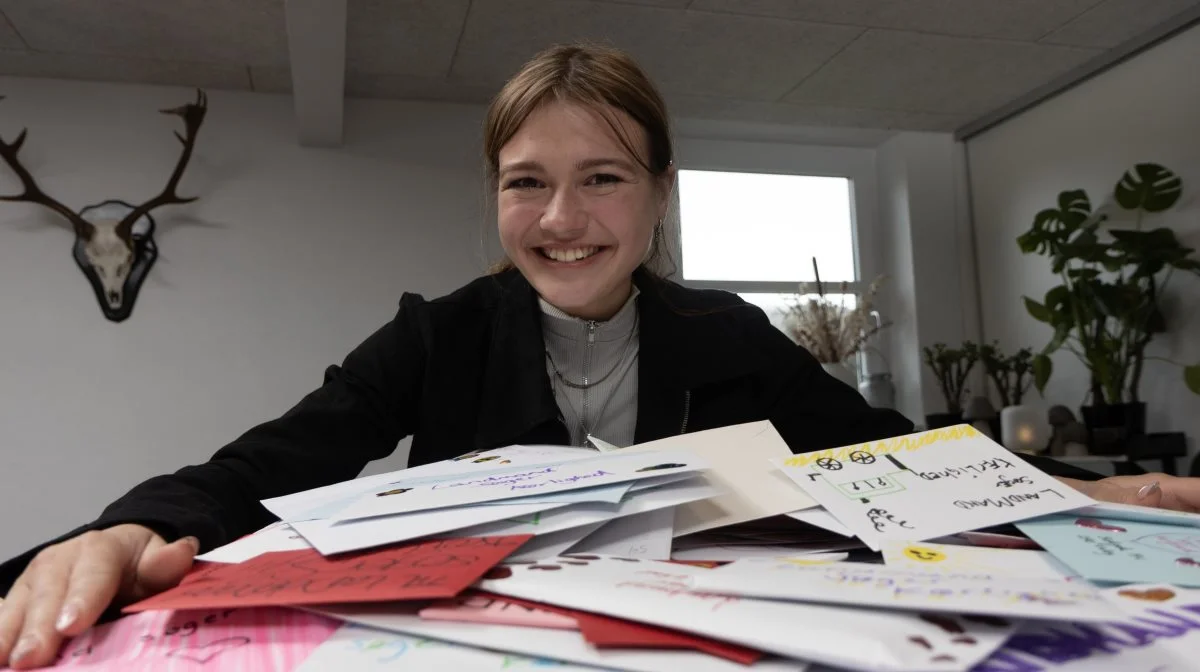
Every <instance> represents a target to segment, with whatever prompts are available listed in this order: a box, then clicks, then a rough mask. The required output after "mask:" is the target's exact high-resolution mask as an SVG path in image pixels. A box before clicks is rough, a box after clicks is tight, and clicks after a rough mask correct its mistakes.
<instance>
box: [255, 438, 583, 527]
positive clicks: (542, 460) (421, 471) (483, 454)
mask: <svg viewBox="0 0 1200 672" xmlns="http://www.w3.org/2000/svg"><path fill="white" fill-rule="evenodd" d="M596 455H597V453H596V451H594V450H590V449H587V448H577V447H572V446H520V445H518V446H507V447H504V448H496V449H493V450H487V451H479V452H473V453H467V454H465V455H460V456H458V457H455V458H452V459H449V460H442V461H440V462H431V463H429V464H423V465H421V466H419V467H411V468H408V469H399V470H397V471H391V472H388V473H385V474H374V475H372V476H364V477H362V478H355V479H351V480H349V481H341V482H339V483H333V484H331V485H326V486H322V487H320V488H312V489H310V490H303V491H301V492H294V493H292V494H290V495H283V496H281V497H272V498H270V499H264V500H262V505H263V506H265V507H266V509H267V510H268V511H270V512H271V513H273V514H275V515H276V516H278V517H279V519H280V520H282V521H285V522H290V521H293V520H315V519H321V518H328V517H329V516H330V515H332V514H333V513H336V512H337V511H338V510H340V509H341V508H343V507H345V506H346V505H347V504H349V503H351V502H353V501H354V500H355V499H357V498H358V497H359V496H361V495H363V494H365V493H367V492H371V491H373V490H374V489H376V488H378V487H380V486H382V485H387V484H389V483H395V482H398V481H400V480H404V479H423V478H433V477H445V476H450V475H454V474H489V473H495V472H496V471H498V470H507V469H512V468H513V467H520V466H527V465H538V464H550V463H561V462H567V461H570V460H581V459H588V458H592V457H595V456H596Z"/></svg>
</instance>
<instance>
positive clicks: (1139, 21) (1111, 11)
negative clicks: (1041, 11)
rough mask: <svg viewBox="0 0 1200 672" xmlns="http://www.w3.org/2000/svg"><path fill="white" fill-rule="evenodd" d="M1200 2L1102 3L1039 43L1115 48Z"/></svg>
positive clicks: (1108, 0)
mask: <svg viewBox="0 0 1200 672" xmlns="http://www.w3.org/2000/svg"><path fill="white" fill-rule="evenodd" d="M1197 4H1200V0H1105V1H1104V2H1102V3H1100V5H1099V6H1097V7H1096V8H1095V9H1093V10H1091V11H1089V12H1087V13H1085V14H1083V15H1082V16H1080V17H1079V18H1077V19H1075V20H1074V21H1071V22H1070V23H1068V24H1067V25H1065V26H1063V27H1061V28H1059V29H1058V30H1055V31H1054V32H1052V33H1050V34H1049V35H1047V36H1046V37H1045V38H1043V39H1042V42H1044V43H1047V44H1069V45H1075V46H1080V47H1115V46H1116V45H1118V44H1120V43H1122V42H1124V41H1125V40H1128V39H1132V38H1135V37H1137V36H1138V35H1141V34H1142V33H1145V32H1146V31H1148V30H1151V29H1152V28H1154V27H1155V26H1157V25H1158V24H1160V23H1162V22H1164V21H1168V20H1170V19H1171V17H1173V16H1175V15H1177V14H1179V13H1181V12H1184V11H1187V10H1188V9H1191V8H1193V7H1195V6H1196V5H1197Z"/></svg>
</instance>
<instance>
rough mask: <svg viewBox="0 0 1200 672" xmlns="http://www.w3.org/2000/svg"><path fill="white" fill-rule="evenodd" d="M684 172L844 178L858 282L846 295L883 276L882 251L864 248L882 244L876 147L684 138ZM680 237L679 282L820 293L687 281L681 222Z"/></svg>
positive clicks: (775, 285) (832, 287)
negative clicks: (871, 243) (875, 242)
mask: <svg viewBox="0 0 1200 672" xmlns="http://www.w3.org/2000/svg"><path fill="white" fill-rule="evenodd" d="M676 145H677V152H676V153H677V154H678V157H679V160H678V161H677V166H678V169H679V170H681V171H683V170H711V171H722V172H739V173H765V174H776V175H812V176H817V177H840V178H845V179H847V180H849V182H850V240H851V245H852V247H853V250H852V254H853V259H854V274H855V278H854V280H853V281H852V282H847V283H846V289H845V293H855V294H861V293H862V290H863V289H864V283H863V280H862V279H863V278H864V277H875V275H877V274H878V272H877V269H878V268H879V261H878V255H877V250H875V249H874V248H873V247H868V246H864V245H863V242H864V241H865V240H872V239H877V237H876V236H875V235H873V234H874V232H875V230H876V228H877V226H878V194H877V191H876V176H875V161H874V149H873V148H861V147H832V146H817V145H802V144H795V143H790V142H767V141H762V140H728V139H711V138H695V137H684V138H679V139H678V140H677V142H676ZM679 198H680V194H679V190H678V188H676V190H675V195H674V203H673V208H674V211H675V213H676V214H677V216H678V213H680V202H679ZM675 226H676V233H677V235H675V236H672V237H671V254H672V256H673V257H674V258H675V259H676V260H677V261H678V264H677V266H678V270H677V272H676V274H675V275H676V277H675V278H674V279H675V281H676V282H678V283H680V284H681V285H684V286H685V287H692V288H696V289H720V290H725V291H729V292H746V293H766V294H815V293H817V283H816V282H800V283H796V282H778V281H762V280H696V279H686V278H684V277H683V228H682V222H680V221H677V222H676V223H675ZM822 285H824V289H825V291H826V293H837V294H840V293H843V292H842V289H841V288H842V281H841V279H837V280H831V281H828V282H826V281H822Z"/></svg>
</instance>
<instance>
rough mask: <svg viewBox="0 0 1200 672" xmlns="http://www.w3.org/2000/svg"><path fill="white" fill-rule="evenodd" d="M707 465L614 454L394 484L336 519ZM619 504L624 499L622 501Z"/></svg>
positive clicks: (691, 459) (674, 457) (682, 458)
mask: <svg viewBox="0 0 1200 672" xmlns="http://www.w3.org/2000/svg"><path fill="white" fill-rule="evenodd" d="M706 468H708V464H707V463H706V462H705V461H704V460H702V459H701V458H699V457H696V456H693V455H686V454H683V453H678V452H676V453H659V454H653V455H649V454H636V455H626V454H624V453H623V452H620V453H609V454H604V455H601V456H599V457H593V458H589V459H585V460H573V461H570V462H564V463H560V464H551V465H544V466H537V467H519V468H514V469H508V470H504V471H502V472H497V473H492V474H490V475H487V476H474V475H472V476H467V477H465V478H464V477H461V476H454V477H451V478H447V479H445V480H434V481H432V482H428V481H424V482H422V483H421V484H410V485H406V486H404V487H390V486H389V485H384V486H381V487H380V488H378V489H376V490H375V491H372V492H370V493H367V494H366V495H363V496H362V497H360V498H358V499H357V500H355V501H354V503H352V504H350V505H349V506H347V507H346V508H344V509H342V510H341V511H339V512H338V513H337V514H335V515H332V516H330V518H332V519H334V520H354V519H358V518H369V517H371V516H386V515H393V514H397V513H407V512H410V511H423V510H428V509H437V508H443V507H450V506H463V505H466V504H480V503H483V502H492V501H501V500H506V499H514V498H518V497H530V496H538V497H541V496H545V495H547V494H552V493H558V492H566V491H572V490H580V489H583V488H593V487H597V486H604V485H613V484H632V482H633V481H637V480H643V479H652V478H656V477H662V476H669V475H672V474H679V473H687V472H694V471H700V470H703V469H706ZM617 501H620V498H619V497H618V498H617Z"/></svg>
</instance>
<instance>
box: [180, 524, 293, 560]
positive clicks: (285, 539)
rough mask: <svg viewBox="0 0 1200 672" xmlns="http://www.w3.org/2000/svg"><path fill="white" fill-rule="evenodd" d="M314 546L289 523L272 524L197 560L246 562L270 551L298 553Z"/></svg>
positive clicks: (199, 556)
mask: <svg viewBox="0 0 1200 672" xmlns="http://www.w3.org/2000/svg"><path fill="white" fill-rule="evenodd" d="M305 548H312V546H311V545H310V544H309V543H308V542H307V541H305V539H304V537H303V536H301V535H300V533H298V532H296V530H294V529H292V527H291V526H289V525H288V524H287V523H284V522H278V523H271V524H270V525H267V526H266V527H264V528H263V529H261V530H259V531H257V532H255V533H254V534H248V535H246V536H244V537H242V538H241V539H238V540H236V541H232V542H230V543H228V544H225V545H224V546H221V547H219V548H214V549H213V550H211V551H209V552H207V553H203V554H201V555H197V556H196V559H197V560H204V561H206V562H222V563H232V562H245V561H247V560H249V559H250V558H253V557H256V556H259V555H262V554H263V553H268V552H270V551H298V550H301V549H305Z"/></svg>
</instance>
